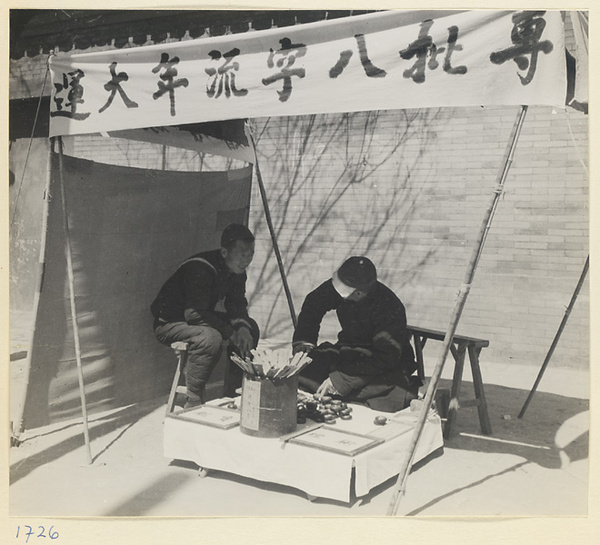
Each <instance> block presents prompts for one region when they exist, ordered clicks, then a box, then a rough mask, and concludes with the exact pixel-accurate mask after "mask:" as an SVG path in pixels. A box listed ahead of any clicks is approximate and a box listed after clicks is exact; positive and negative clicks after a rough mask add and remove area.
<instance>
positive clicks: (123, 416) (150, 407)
mask: <svg viewBox="0 0 600 545" xmlns="http://www.w3.org/2000/svg"><path fill="white" fill-rule="evenodd" d="M164 402H165V400H164V399H162V398H161V399H155V400H152V401H148V402H145V403H140V404H137V405H130V406H128V407H125V408H123V409H120V410H118V411H114V412H111V413H110V414H109V415H107V416H102V417H98V418H95V419H94V420H93V421H91V422H90V425H89V438H90V442H91V441H94V440H95V439H98V438H99V437H102V436H104V435H107V434H109V433H112V432H114V431H116V430H118V429H120V428H123V429H122V430H121V431H120V432H119V434H118V435H117V436H116V437H115V438H114V439H113V440H112V441H111V442H110V443H109V444H108V445H107V446H105V447H104V448H103V449H102V451H101V452H99V453H97V454H96V455H95V456H94V458H93V460H92V461H96V460H97V459H98V457H99V456H101V455H102V454H103V453H104V452H105V451H106V450H108V449H110V448H118V441H119V439H120V438H121V437H122V436H123V434H125V433H126V432H127V430H128V429H130V428H131V427H132V426H134V425H135V424H136V422H138V421H139V420H141V419H142V418H144V416H146V415H148V414H150V413H151V412H153V411H154V410H155V409H156V408H157V407H159V406H161V405H164ZM81 426H82V424H81V423H80V422H76V423H71V424H68V425H65V426H63V427H61V428H59V429H55V430H52V431H49V432H40V433H39V434H35V433H33V434H32V435H31V436H30V437H29V438H28V439H26V440H25V441H23V443H26V442H27V441H29V440H34V439H37V438H39V437H44V436H49V435H52V434H55V433H59V432H61V431H63V430H65V429H68V428H76V427H81ZM40 429H42V428H40ZM160 431H162V428H161V429H160ZM157 433H158V432H157ZM84 445H85V442H84V437H83V434H82V433H76V434H75V435H73V436H71V437H69V438H68V439H65V440H63V441H60V442H59V443H56V444H53V445H52V446H50V447H48V448H46V449H44V450H41V451H39V452H36V453H35V454H33V455H31V456H29V457H26V458H23V459H22V460H19V461H18V462H15V463H14V464H11V466H10V473H9V475H10V484H14V483H16V482H17V481H19V480H20V479H22V478H24V477H26V476H27V475H29V473H31V472H32V471H33V470H35V469H36V468H38V467H40V466H42V465H46V464H49V463H52V462H54V461H55V460H58V459H60V458H62V457H63V456H65V455H67V454H69V453H70V452H73V451H74V450H77V449H79V448H81V447H83V446H84ZM13 448H19V447H13Z"/></svg>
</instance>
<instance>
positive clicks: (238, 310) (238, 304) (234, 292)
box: [225, 273, 252, 329]
mask: <svg viewBox="0 0 600 545" xmlns="http://www.w3.org/2000/svg"><path fill="white" fill-rule="evenodd" d="M246 278H247V277H246V273H244V274H236V275H234V277H233V278H232V279H231V281H230V283H229V292H228V293H227V296H226V297H225V309H226V310H227V317H228V318H229V319H230V320H231V323H232V324H233V327H234V328H237V327H239V326H241V325H245V326H246V327H248V329H252V325H251V324H250V321H249V315H248V300H247V299H246Z"/></svg>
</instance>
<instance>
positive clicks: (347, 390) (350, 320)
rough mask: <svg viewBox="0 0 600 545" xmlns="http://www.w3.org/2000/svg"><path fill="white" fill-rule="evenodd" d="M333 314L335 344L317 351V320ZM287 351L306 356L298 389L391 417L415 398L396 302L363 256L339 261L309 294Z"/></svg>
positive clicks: (405, 334) (405, 337)
mask: <svg viewBox="0 0 600 545" xmlns="http://www.w3.org/2000/svg"><path fill="white" fill-rule="evenodd" d="M332 310H335V311H336V314H337V317H338V320H339V322H340V326H341V331H340V332H339V334H338V341H337V343H336V344H335V345H334V344H331V343H323V344H321V345H319V346H317V341H318V336H319V330H320V327H321V321H322V320H323V317H324V316H325V314H326V313H327V312H329V311H332ZM293 350H294V352H298V351H300V350H302V351H305V352H309V353H310V357H311V358H312V360H313V361H312V363H311V364H310V365H309V366H308V367H306V368H305V369H304V371H303V372H302V373H301V376H300V386H301V387H303V388H304V389H306V390H308V391H311V392H316V393H317V394H319V395H324V394H333V395H337V396H340V397H341V398H343V399H345V400H346V401H355V402H362V403H365V404H366V405H368V406H370V407H371V408H373V409H375V410H380V411H387V412H395V411H399V410H401V409H403V408H405V407H407V406H408V405H409V404H410V401H411V400H412V399H414V398H416V397H417V391H418V388H419V386H420V385H421V383H420V381H419V379H418V377H416V376H412V375H413V373H414V372H415V371H416V369H417V366H416V363H415V358H414V352H413V349H412V346H411V344H410V334H409V333H408V331H407V329H406V311H405V308H404V305H403V304H402V301H400V299H399V298H398V297H397V296H396V295H395V294H394V292H392V290H390V289H389V288H388V287H387V286H385V285H384V284H382V283H381V282H379V281H378V280H377V270H376V268H375V265H373V263H372V262H371V261H370V260H369V259H368V258H366V257H364V256H353V257H350V258H349V259H347V260H346V261H344V263H343V264H342V266H341V267H340V268H339V269H338V270H337V271H336V272H335V273H334V274H333V277H332V278H330V279H329V280H327V281H326V282H324V283H323V284H321V285H320V286H319V287H318V288H316V289H315V290H314V291H312V292H311V293H309V294H308V295H307V296H306V299H305V300H304V303H303V305H302V310H301V311H300V315H299V316H298V324H297V326H296V330H295V332H294V337H293Z"/></svg>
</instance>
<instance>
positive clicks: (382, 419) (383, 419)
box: [373, 416, 388, 426]
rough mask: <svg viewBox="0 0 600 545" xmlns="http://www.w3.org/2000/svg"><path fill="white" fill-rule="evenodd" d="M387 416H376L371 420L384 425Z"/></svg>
mask: <svg viewBox="0 0 600 545" xmlns="http://www.w3.org/2000/svg"><path fill="white" fill-rule="evenodd" d="M387 421H388V419H387V417H385V416H376V417H375V420H373V423H374V424H377V425H378V426H385V425H386V424H387Z"/></svg>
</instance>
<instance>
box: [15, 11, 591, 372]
mask: <svg viewBox="0 0 600 545" xmlns="http://www.w3.org/2000/svg"><path fill="white" fill-rule="evenodd" d="M566 23H567V24H566V37H567V45H569V46H570V48H572V45H573V44H572V30H571V28H570V24H569V20H568V18H567V21H566ZM107 47H109V48H110V47H111V46H107ZM92 49H93V48H91V49H88V50H87V51H91V50H92ZM45 61H46V58H45V56H43V55H37V56H34V57H31V58H30V57H23V58H21V59H19V60H18V61H16V60H11V61H10V97H11V98H17V97H29V96H37V95H39V92H40V90H41V87H42V81H43V78H44V71H45ZM49 91H50V85H49V83H48V82H46V88H45V94H48V93H49ZM516 112H517V110H516V109H515V108H455V109H425V110H418V111H416V110H401V111H393V112H392V111H390V112H361V113H357V114H352V115H350V114H346V115H342V114H339V115H319V116H302V117H292V118H280V119H258V120H255V125H256V127H255V129H256V134H257V135H258V136H257V138H258V148H259V154H260V155H259V160H260V167H261V170H262V173H263V177H264V180H265V184H266V186H267V191H268V196H269V203H270V206H271V213H272V215H273V221H274V223H275V226H276V230H277V233H278V241H279V245H280V249H281V252H282V256H283V261H284V264H285V267H286V269H287V273H288V280H289V283H290V288H291V291H292V295H293V301H294V304H295V306H296V312H298V311H299V307H300V305H301V302H302V300H303V297H304V295H305V294H306V293H307V292H308V291H309V290H310V289H312V288H313V287H315V286H316V285H317V284H318V283H320V282H321V281H323V280H325V279H326V278H328V277H329V276H330V275H331V273H332V271H333V270H334V269H335V268H336V267H337V266H338V265H339V263H340V262H341V261H342V260H343V259H344V258H345V257H347V256H348V255H352V254H357V253H365V254H367V255H369V256H370V257H371V258H372V259H373V261H374V262H375V263H376V264H377V266H378V268H379V271H380V277H381V279H382V281H384V282H385V283H387V284H388V285H389V286H390V287H392V288H393V289H394V290H396V291H397V293H398V294H399V296H400V297H401V298H402V300H403V301H404V302H405V304H406V306H407V311H408V316H409V321H411V322H413V323H416V324H419V325H422V326H429V327H434V328H440V329H445V328H446V327H447V325H448V322H449V318H450V314H451V312H452V308H453V307H454V303H455V297H456V293H457V291H458V289H459V287H460V285H461V283H462V281H463V277H464V274H465V271H466V267H467V264H468V262H469V259H470V257H471V253H472V249H473V246H474V242H475V237H476V235H477V232H478V229H479V226H480V223H481V220H482V218H483V215H484V212H485V209H486V207H487V206H488V204H489V202H490V199H491V194H492V193H491V192H492V190H493V188H494V186H495V184H496V179H497V176H498V172H499V169H500V168H501V165H502V161H503V157H504V154H505V149H506V145H507V141H508V138H509V135H510V133H511V129H512V127H513V123H514V120H515V116H516ZM587 130H588V128H587V118H586V117H585V116H583V115H582V114H579V113H577V112H575V111H574V110H571V109H569V110H566V111H565V110H557V111H553V110H552V109H550V108H545V107H531V108H529V111H528V113H527V116H526V119H525V124H524V126H523V131H522V134H521V137H520V140H519V144H518V148H517V152H516V155H515V158H514V163H513V164H512V168H511V170H510V173H509V177H508V179H507V181H506V191H505V193H504V194H503V196H502V198H501V200H500V202H499V205H498V209H497V212H496V216H495V219H494V222H493V225H492V229H491V231H490V233H489V236H488V238H487V242H486V247H485V250H484V253H483V255H482V257H481V260H480V262H479V267H478V270H477V273H476V276H475V280H474V282H473V285H472V288H471V292H470V295H469V298H468V300H467V304H466V307H465V310H464V313H463V316H462V319H461V323H460V326H459V332H460V333H465V334H469V335H476V336H482V337H485V338H488V339H489V340H490V343H491V345H490V348H489V349H487V350H486V352H485V357H486V358H488V359H492V360H494V361H505V362H511V361H514V362H517V363H525V364H532V365H539V364H540V363H541V361H542V360H543V358H544V356H545V354H546V352H547V350H548V348H549V346H550V344H551V342H552V339H553V337H554V334H555V333H556V330H557V328H558V326H559V324H560V321H561V319H562V316H563V314H564V310H565V307H566V305H567V304H568V303H569V301H570V298H571V295H572V293H573V290H574V288H575V285H576V283H577V280H578V278H579V275H580V272H581V269H582V267H583V264H584V261H585V258H586V256H587V254H588V176H587V172H586V170H585V168H584V167H583V166H582V161H581V157H583V158H584V161H585V162H586V163H587V146H588V137H587ZM307 135H310V136H309V137H308V138H306V136H307ZM73 152H74V153H75V154H76V155H78V156H81V157H86V158H90V159H94V160H97V161H105V162H110V163H115V164H123V165H130V166H137V167H144V168H163V167H165V168H169V169H173V170H194V169H199V168H203V169H220V168H227V166H228V165H227V162H225V161H223V160H220V159H216V158H210V157H199V156H197V155H196V154H194V153H191V152H186V151H180V150H173V149H166V150H163V148H162V147H160V146H151V145H146V144H140V143H134V142H128V141H119V140H115V139H103V138H101V137H97V136H86V137H78V138H77V139H76V140H75V147H74V148H73ZM251 227H253V229H255V231H256V233H257V237H258V244H257V254H256V258H255V262H254V263H253V266H252V271H251V274H250V285H249V298H250V301H251V304H252V309H253V314H254V316H255V317H256V318H257V320H258V322H259V323H260V324H261V327H262V328H263V333H264V334H265V335H266V336H272V337H282V338H289V336H290V335H291V329H290V328H291V320H290V317H289V311H288V308H287V304H286V301H285V297H284V294H283V290H282V285H281V281H280V278H279V273H278V270H277V266H276V262H275V258H274V255H273V251H272V247H271V242H270V238H269V234H268V230H267V228H266V224H265V220H264V213H263V210H262V205H261V200H260V197H259V194H258V189H257V186H256V184H255V189H254V194H253V201H252V209H251ZM588 316H589V295H588V282H586V283H585V284H584V289H583V290H582V293H581V294H580V297H579V299H578V301H577V304H576V305H575V308H574V311H573V313H572V314H571V316H570V318H569V322H568V324H567V327H566V329H565V331H564V333H563V335H562V338H561V341H560V343H559V345H558V347H557V349H556V351H555V355H554V359H553V361H554V362H555V364H557V365H565V366H574V367H583V366H587V365H588V361H589V348H588V345H589V342H588V341H589V318H588ZM335 331H336V324H335V320H332V319H328V320H327V321H326V324H325V326H324V332H325V335H326V336H332V335H333V334H334V332H335Z"/></svg>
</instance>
